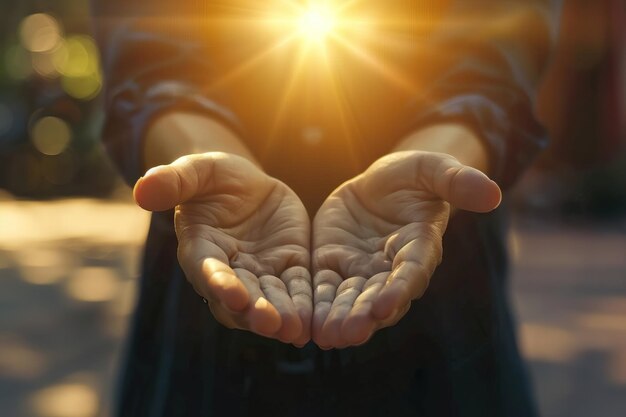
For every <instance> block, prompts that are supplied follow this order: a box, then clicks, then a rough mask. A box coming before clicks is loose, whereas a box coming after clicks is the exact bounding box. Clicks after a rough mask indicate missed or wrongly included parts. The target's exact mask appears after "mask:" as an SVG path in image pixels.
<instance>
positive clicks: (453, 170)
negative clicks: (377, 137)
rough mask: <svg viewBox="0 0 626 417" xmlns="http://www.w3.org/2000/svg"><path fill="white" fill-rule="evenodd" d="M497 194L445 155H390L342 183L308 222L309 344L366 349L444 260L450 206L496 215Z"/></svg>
mask: <svg viewBox="0 0 626 417" xmlns="http://www.w3.org/2000/svg"><path fill="white" fill-rule="evenodd" d="M500 199H501V192H500V189H499V187H498V186H497V185H496V183H495V182H493V181H491V180H490V179H489V178H488V177H487V176H486V175H485V174H483V173H482V172H480V171H478V170H476V169H474V168H471V167H468V166H465V165H462V164H461V163H459V162H458V161H457V160H456V159H455V158H453V157H452V156H450V155H447V154H440V153H430V152H418V151H406V152H396V153H392V154H389V155H387V156H385V157H383V158H381V159H379V160H378V161H376V162H375V163H374V164H373V165H372V166H370V167H369V168H368V169H367V170H366V171H365V172H364V173H363V174H361V175H359V176H357V177H355V178H354V179H352V180H350V181H348V182H346V183H344V184H343V185H341V186H340V187H339V188H338V189H336V190H335V191H334V192H333V193H332V194H331V195H330V196H329V197H328V199H327V200H326V201H325V202H324V204H323V205H322V206H321V208H320V209H319V211H318V212H317V214H316V216H315V219H314V221H313V248H312V249H313V272H314V278H313V289H314V291H313V293H314V294H313V295H314V314H313V321H312V337H313V340H314V341H315V342H316V343H317V344H318V345H319V346H320V347H322V348H333V347H334V348H342V347H346V346H352V345H359V344H362V343H365V342H366V341H367V340H368V339H369V338H370V337H371V336H372V335H373V333H374V332H375V331H377V330H378V329H381V328H383V327H388V326H391V325H394V324H395V323H396V322H398V321H399V320H400V319H401V318H402V316H404V314H406V312H407V311H408V309H409V307H410V305H411V302H412V300H414V299H417V298H420V297H421V296H422V295H423V294H424V292H425V291H426V288H427V286H428V283H429V280H430V277H431V275H432V274H433V272H434V270H435V268H436V267H437V265H438V264H439V263H440V261H441V257H442V237H443V234H444V232H445V229H446V226H447V223H448V218H449V215H450V205H452V206H454V207H456V208H459V209H464V210H470V211H474V212H487V211H490V210H493V209H495V208H496V207H497V206H498V205H499V203H500Z"/></svg>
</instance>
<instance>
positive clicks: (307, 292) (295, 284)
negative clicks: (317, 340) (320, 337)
mask: <svg viewBox="0 0 626 417" xmlns="http://www.w3.org/2000/svg"><path fill="white" fill-rule="evenodd" d="M280 279H281V280H282V281H283V282H284V283H285V285H286V286H287V291H288V293H289V296H290V297H291V299H292V300H293V304H294V306H295V308H296V311H297V312H298V316H299V317H300V322H301V324H302V329H301V333H300V335H299V336H298V337H297V338H296V339H295V341H294V344H296V345H298V346H303V345H305V344H306V343H307V342H308V341H309V340H310V339H311V316H312V314H313V289H312V287H311V273H310V272H309V270H308V269H306V268H304V267H302V266H294V267H292V268H288V269H287V270H285V271H284V272H283V273H282V275H281V276H280Z"/></svg>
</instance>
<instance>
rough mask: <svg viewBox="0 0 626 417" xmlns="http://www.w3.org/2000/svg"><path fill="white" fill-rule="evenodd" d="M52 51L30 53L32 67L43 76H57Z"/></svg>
mask: <svg viewBox="0 0 626 417" xmlns="http://www.w3.org/2000/svg"><path fill="white" fill-rule="evenodd" d="M53 57H54V55H53V54H52V53H47V52H42V53H35V54H31V62H32V66H33V69H34V70H35V72H36V73H37V74H39V75H41V76H42V77H44V78H56V77H58V76H59V72H58V71H57V69H56V67H55V65H54V62H53Z"/></svg>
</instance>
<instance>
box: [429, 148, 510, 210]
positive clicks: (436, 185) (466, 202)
mask: <svg viewBox="0 0 626 417" xmlns="http://www.w3.org/2000/svg"><path fill="white" fill-rule="evenodd" d="M425 158H426V159H425V161H424V162H423V163H420V168H421V171H422V176H421V177H422V178H424V179H426V181H428V182H430V184H428V185H429V188H430V189H431V191H432V192H434V193H435V194H436V195H437V196H438V197H439V198H441V199H443V200H445V201H447V202H449V203H450V204H452V205H453V206H455V207H457V208H460V209H462V210H469V211H474V212H478V213H485V212H488V211H491V210H493V209H495V208H496V207H498V206H499V205H500V201H501V200H502V192H501V191H500V187H498V185H497V184H496V183H495V182H494V181H492V180H490V179H489V177H488V176H487V175H485V174H484V173H483V172H481V171H479V170H477V169H475V168H472V167H469V166H467V165H463V164H461V163H460V162H459V161H458V160H456V159H455V158H452V157H444V158H442V157H441V155H440V154H428V155H427V156H426V157H425Z"/></svg>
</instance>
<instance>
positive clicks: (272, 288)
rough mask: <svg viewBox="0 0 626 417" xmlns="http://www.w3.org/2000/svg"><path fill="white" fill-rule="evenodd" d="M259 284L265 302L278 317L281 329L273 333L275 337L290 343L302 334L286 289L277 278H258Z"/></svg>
mask: <svg viewBox="0 0 626 417" xmlns="http://www.w3.org/2000/svg"><path fill="white" fill-rule="evenodd" d="M259 284H260V287H261V291H263V294H265V298H266V299H267V301H269V302H270V303H271V304H272V306H274V308H275V309H276V310H277V311H278V314H279V315H280V319H281V327H280V329H279V330H278V331H277V332H276V333H275V337H276V338H277V339H278V340H280V341H282V342H285V343H289V342H292V341H293V340H294V339H295V338H296V337H298V336H299V335H300V333H301V332H302V323H301V322H300V316H298V312H297V311H296V307H295V306H294V305H293V300H292V299H291V297H290V296H289V294H288V293H287V287H286V286H285V284H284V283H283V282H282V281H281V280H280V279H279V278H277V277H275V276H272V275H264V276H262V277H260V278H259Z"/></svg>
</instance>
